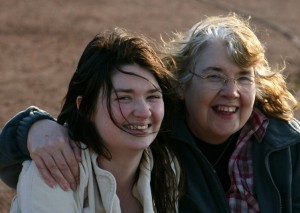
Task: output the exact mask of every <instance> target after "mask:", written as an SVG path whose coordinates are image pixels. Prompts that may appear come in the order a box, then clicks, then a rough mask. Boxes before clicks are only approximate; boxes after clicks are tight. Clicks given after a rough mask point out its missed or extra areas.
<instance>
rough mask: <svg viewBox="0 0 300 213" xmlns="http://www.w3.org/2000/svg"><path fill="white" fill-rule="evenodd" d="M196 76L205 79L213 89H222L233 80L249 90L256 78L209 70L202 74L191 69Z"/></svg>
mask: <svg viewBox="0 0 300 213" xmlns="http://www.w3.org/2000/svg"><path fill="white" fill-rule="evenodd" d="M189 72H190V73H192V74H193V75H194V76H196V77H198V78H200V79H203V82H204V83H205V85H206V86H207V87H208V88H209V89H212V90H220V89H222V88H223V87H224V86H225V85H226V84H227V83H228V82H229V81H231V80H232V81H233V82H234V84H235V85H236V86H237V87H238V88H239V89H241V90H248V89H250V88H252V87H253V85H254V84H255V78H254V76H251V75H241V76H238V77H235V78H229V77H227V76H226V75H223V74H221V73H218V72H207V73H204V74H202V75H200V74H197V73H194V72H192V71H189Z"/></svg>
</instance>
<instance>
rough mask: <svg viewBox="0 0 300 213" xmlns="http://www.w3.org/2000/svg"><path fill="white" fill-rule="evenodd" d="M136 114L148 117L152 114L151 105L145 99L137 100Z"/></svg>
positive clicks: (134, 112)
mask: <svg viewBox="0 0 300 213" xmlns="http://www.w3.org/2000/svg"><path fill="white" fill-rule="evenodd" d="M133 114H134V116H136V117H143V118H148V117H150V116H151V110H150V105H149V104H148V103H147V102H146V101H145V100H137V101H135V105H134V111H133Z"/></svg>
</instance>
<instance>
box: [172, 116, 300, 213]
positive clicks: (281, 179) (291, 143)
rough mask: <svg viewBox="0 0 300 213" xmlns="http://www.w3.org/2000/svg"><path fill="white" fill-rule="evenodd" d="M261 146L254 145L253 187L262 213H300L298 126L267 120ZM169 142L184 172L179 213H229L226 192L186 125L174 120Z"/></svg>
mask: <svg viewBox="0 0 300 213" xmlns="http://www.w3.org/2000/svg"><path fill="white" fill-rule="evenodd" d="M268 119H269V125H268V128H267V132H266V135H265V137H264V139H263V141H262V142H261V143H258V141H256V138H255V137H252V138H251V142H252V143H253V173H254V185H255V191H256V195H257V200H258V202H259V208H260V212H261V213H277V212H278V213H279V212H280V213H291V212H293V213H295V212H300V122H299V121H297V120H295V119H294V120H292V121H290V122H287V121H283V120H280V119H276V118H268ZM172 132H173V134H172V138H173V139H174V140H175V141H176V146H177V149H178V150H179V154H180V158H181V161H182V163H183V168H184V169H185V175H186V184H187V193H186V194H185V195H184V197H183V198H182V199H181V200H180V202H179V211H180V212H189V213H193V212H195V213H196V212H197V213H200V212H204V213H215V212H216V213H217V212H222V213H227V212H228V213H229V212H230V210H229V207H228V204H227V201H226V197H225V192H224V190H223V187H222V185H221V183H220V181H219V179H218V176H217V175H216V173H215V171H214V169H213V168H212V166H211V164H210V163H209V162H208V160H207V159H206V158H205V156H204V155H203V153H202V152H201V151H200V150H199V148H198V147H197V144H196V142H195V140H194V138H193V136H192V135H191V133H190V131H189V130H188V127H187V125H186V123H185V121H184V120H183V119H182V118H180V117H176V119H175V123H174V127H173V131H172Z"/></svg>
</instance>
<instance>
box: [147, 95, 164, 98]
mask: <svg viewBox="0 0 300 213" xmlns="http://www.w3.org/2000/svg"><path fill="white" fill-rule="evenodd" d="M147 98H148V99H161V98H162V96H161V95H150V96H148V97H147Z"/></svg>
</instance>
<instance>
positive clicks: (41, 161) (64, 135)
mask: <svg viewBox="0 0 300 213" xmlns="http://www.w3.org/2000/svg"><path fill="white" fill-rule="evenodd" d="M27 143H28V149H29V152H30V156H31V158H32V160H34V162H35V164H36V165H37V168H38V169H39V171H40V173H41V175H42V177H43V179H44V180H45V182H46V183H47V184H48V185H49V186H50V187H54V186H55V185H56V183H58V184H59V185H60V186H61V188H62V189H63V190H65V191H67V190H68V189H70V188H71V189H72V190H75V189H76V187H77V184H78V183H79V166H78V163H79V162H80V160H81V157H80V149H79V148H78V147H77V146H76V144H75V142H74V141H71V140H70V139H69V137H68V132H67V129H66V128H65V127H64V126H61V125H59V124H58V123H56V122H55V121H51V120H46V119H45V120H40V121H37V122H36V123H34V124H33V125H32V127H31V128H30V130H29V133H28V140H27Z"/></svg>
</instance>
